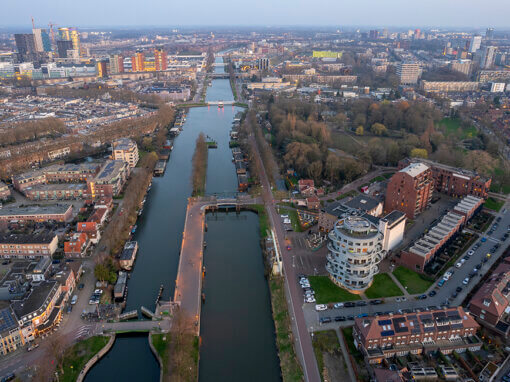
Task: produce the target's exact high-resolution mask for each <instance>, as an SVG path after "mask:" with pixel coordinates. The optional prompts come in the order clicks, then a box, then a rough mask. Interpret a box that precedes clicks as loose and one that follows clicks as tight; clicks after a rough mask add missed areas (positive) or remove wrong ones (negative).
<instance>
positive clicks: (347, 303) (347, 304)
mask: <svg viewBox="0 0 510 382" xmlns="http://www.w3.org/2000/svg"><path fill="white" fill-rule="evenodd" d="M344 306H345V307H346V308H354V307H355V306H356V304H355V303H353V302H345V303H344Z"/></svg>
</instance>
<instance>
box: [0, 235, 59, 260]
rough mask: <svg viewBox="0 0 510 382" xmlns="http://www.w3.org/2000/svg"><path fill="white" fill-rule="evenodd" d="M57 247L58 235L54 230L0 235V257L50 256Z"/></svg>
mask: <svg viewBox="0 0 510 382" xmlns="http://www.w3.org/2000/svg"><path fill="white" fill-rule="evenodd" d="M57 247H58V236H57V235H56V234H55V233H54V232H41V233H38V234H30V235H28V234H15V233H9V234H6V235H0V257H3V258H33V257H35V256H46V257H51V256H52V255H53V254H54V253H55V251H56V250H57Z"/></svg>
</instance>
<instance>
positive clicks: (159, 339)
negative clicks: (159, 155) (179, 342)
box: [152, 334, 170, 375]
mask: <svg viewBox="0 0 510 382" xmlns="http://www.w3.org/2000/svg"><path fill="white" fill-rule="evenodd" d="M169 336H170V335H169V334H152V345H154V349H156V351H157V352H158V354H159V357H160V358H161V362H162V363H163V374H165V375H166V374H167V373H168V353H169V351H168V346H169V341H168V340H169Z"/></svg>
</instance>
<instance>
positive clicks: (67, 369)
mask: <svg viewBox="0 0 510 382" xmlns="http://www.w3.org/2000/svg"><path fill="white" fill-rule="evenodd" d="M108 340H109V337H105V336H94V337H90V338H88V339H86V340H83V341H80V342H78V343H76V344H74V345H73V346H72V347H70V348H69V349H67V350H66V351H65V354H64V358H63V360H62V368H61V370H60V372H59V373H58V375H59V381H61V382H65V381H69V382H72V381H76V378H78V375H79V374H80V371H81V370H82V369H83V367H84V366H85V364H86V363H87V362H88V361H89V360H90V359H91V358H92V357H93V356H94V355H96V354H97V353H98V352H99V351H100V350H101V349H102V348H104V347H105V346H106V344H107V343H108ZM57 369H58V368H57Z"/></svg>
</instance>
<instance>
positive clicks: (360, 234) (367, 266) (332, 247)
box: [326, 216, 386, 292]
mask: <svg viewBox="0 0 510 382" xmlns="http://www.w3.org/2000/svg"><path fill="white" fill-rule="evenodd" d="M329 239H330V241H329V243H328V250H329V252H328V256H327V260H328V262H327V264H326V270H327V271H328V272H329V276H330V277H331V279H332V280H333V282H335V284H337V285H339V286H341V287H342V288H345V289H349V290H351V291H353V292H361V291H363V290H365V289H366V288H368V287H369V286H370V285H371V284H372V280H373V277H374V276H375V275H376V274H377V273H378V272H379V266H378V264H379V262H380V261H381V260H382V259H383V258H384V255H385V253H386V252H385V251H383V249H382V243H383V234H382V233H381V232H380V231H379V229H378V228H377V226H376V225H375V224H373V223H372V222H370V221H369V220H368V219H366V218H364V217H360V216H347V217H345V218H342V219H340V220H338V221H337V222H336V223H335V227H334V228H333V229H332V230H331V231H330V233H329Z"/></svg>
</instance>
